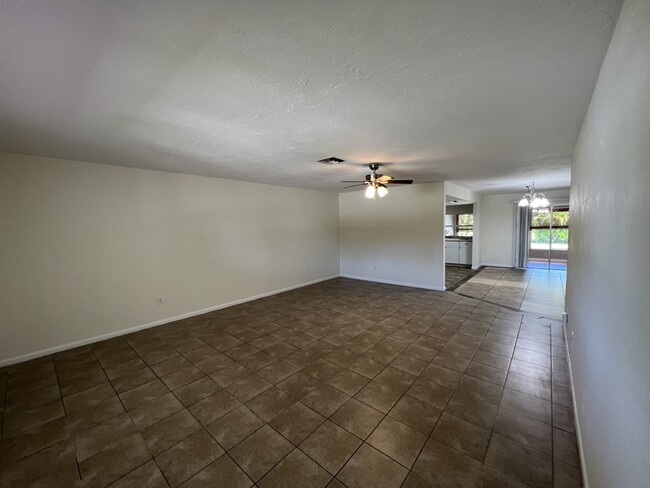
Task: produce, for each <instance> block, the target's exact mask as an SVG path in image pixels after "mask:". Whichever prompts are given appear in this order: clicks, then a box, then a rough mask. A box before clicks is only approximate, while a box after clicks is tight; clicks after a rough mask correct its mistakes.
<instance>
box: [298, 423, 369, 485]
mask: <svg viewBox="0 0 650 488" xmlns="http://www.w3.org/2000/svg"><path fill="white" fill-rule="evenodd" d="M360 445H361V441H360V440H359V439H358V438H357V437H355V436H353V435H352V434H350V433H349V432H347V431H346V430H344V429H342V428H341V427H339V426H338V425H336V424H334V423H332V422H330V421H329V420H326V421H325V422H324V423H323V424H321V425H320V427H318V428H317V429H316V430H315V431H314V432H313V433H312V434H311V435H310V436H309V437H307V439H305V440H304V441H303V442H302V443H301V444H300V446H299V447H300V449H301V450H302V451H303V452H305V453H306V454H307V455H308V456H309V457H311V458H312V459H313V460H314V461H316V462H317V463H318V464H320V465H321V466H323V467H324V468H325V469H326V470H327V471H329V472H330V473H331V474H332V475H334V474H336V473H337V471H338V470H339V469H341V467H342V466H343V464H345V462H346V461H347V460H348V459H349V458H350V456H352V454H353V453H354V451H356V450H357V448H358V447H359V446H360Z"/></svg>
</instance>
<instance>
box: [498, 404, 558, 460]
mask: <svg viewBox="0 0 650 488" xmlns="http://www.w3.org/2000/svg"><path fill="white" fill-rule="evenodd" d="M494 432H496V433H498V434H500V435H502V436H504V437H508V438H509V439H511V440H514V441H517V442H520V443H522V444H525V445H527V446H529V447H532V448H533V449H536V450H538V451H540V452H543V453H544V454H548V455H550V454H551V453H552V444H553V441H552V430H551V426H550V425H548V424H544V423H542V422H539V421H537V420H534V419H532V418H530V417H526V416H525V415H521V414H518V413H515V412H512V411H509V410H503V409H501V410H500V411H499V414H498V415H497V420H496V422H495V424H494Z"/></svg>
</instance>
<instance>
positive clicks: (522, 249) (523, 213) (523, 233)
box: [515, 207, 531, 268]
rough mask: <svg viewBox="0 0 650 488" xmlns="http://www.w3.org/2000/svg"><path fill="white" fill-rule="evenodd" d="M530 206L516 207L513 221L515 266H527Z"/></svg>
mask: <svg viewBox="0 0 650 488" xmlns="http://www.w3.org/2000/svg"><path fill="white" fill-rule="evenodd" d="M530 213H531V211H530V207H517V218H516V222H515V267H516V268H526V267H528V249H529V247H530V246H529V242H528V240H529V238H530V232H529V230H530Z"/></svg>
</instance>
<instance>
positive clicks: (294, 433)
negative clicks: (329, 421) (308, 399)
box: [269, 402, 325, 445]
mask: <svg viewBox="0 0 650 488" xmlns="http://www.w3.org/2000/svg"><path fill="white" fill-rule="evenodd" d="M324 421H325V417H323V416H322V415H321V414H319V413H318V412H315V411H314V410H312V409H311V408H309V407H307V406H306V405H303V404H302V403H300V402H297V403H295V404H293V406H291V407H289V408H288V409H287V410H285V411H284V412H282V413H280V414H279V415H278V416H276V417H275V418H274V419H273V420H271V422H269V425H271V426H272V427H273V428H274V429H275V430H277V431H278V432H280V433H281V434H282V435H283V436H284V437H286V438H287V439H289V440H290V441H291V442H293V443H294V444H295V445H298V444H300V443H301V442H302V441H303V440H305V439H306V438H307V437H308V436H309V434H311V433H312V432H313V431H314V430H316V428H317V427H318V426H319V425H320V424H322V423H323V422H324Z"/></svg>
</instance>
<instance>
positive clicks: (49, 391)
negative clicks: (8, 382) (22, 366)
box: [0, 385, 61, 412]
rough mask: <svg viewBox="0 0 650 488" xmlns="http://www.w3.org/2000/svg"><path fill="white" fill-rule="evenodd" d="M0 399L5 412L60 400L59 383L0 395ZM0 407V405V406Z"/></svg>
mask: <svg viewBox="0 0 650 488" xmlns="http://www.w3.org/2000/svg"><path fill="white" fill-rule="evenodd" d="M0 400H1V401H2V402H3V405H4V408H5V410H6V411H7V412H10V411H12V410H14V409H17V408H20V409H25V408H35V407H40V406H42V405H45V404H47V403H52V402H54V401H57V400H61V391H60V390H59V385H53V386H48V387H46V388H43V389H41V390H35V391H30V392H29V393H23V392H19V393H14V394H9V395H7V396H6V400H5V397H4V396H3V395H0ZM0 408H1V407H0Z"/></svg>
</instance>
